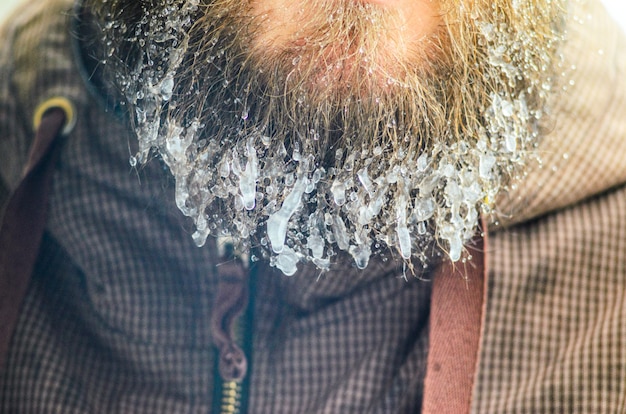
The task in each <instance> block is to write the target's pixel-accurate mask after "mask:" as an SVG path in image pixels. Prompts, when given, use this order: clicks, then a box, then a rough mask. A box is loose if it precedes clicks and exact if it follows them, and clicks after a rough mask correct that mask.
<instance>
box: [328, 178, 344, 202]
mask: <svg viewBox="0 0 626 414" xmlns="http://www.w3.org/2000/svg"><path fill="white" fill-rule="evenodd" d="M330 191H331V193H332V194H333V200H334V201H335V204H337V205H338V206H343V205H344V204H345V203H346V186H345V184H344V183H343V182H341V181H339V180H335V181H333V184H332V185H331V187H330Z"/></svg>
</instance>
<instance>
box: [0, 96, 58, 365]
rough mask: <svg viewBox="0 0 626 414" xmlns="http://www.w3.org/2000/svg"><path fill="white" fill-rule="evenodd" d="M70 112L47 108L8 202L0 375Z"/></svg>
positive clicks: (0, 238) (0, 232) (0, 231)
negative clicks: (22, 172)
mask: <svg viewBox="0 0 626 414" xmlns="http://www.w3.org/2000/svg"><path fill="white" fill-rule="evenodd" d="M65 122H66V114H65V112H64V111H63V110H62V109H60V108H52V109H49V110H48V111H47V112H46V114H45V115H44V116H43V118H42V120H41V124H40V126H39V128H38V130H37V134H36V137H35V141H34V142H33V144H32V146H31V150H30V154H29V159H28V164H27V165H26V168H25V170H24V178H23V179H22V182H21V183H20V184H19V186H18V187H17V189H16V190H15V191H14V192H13V194H12V195H11V197H10V198H9V202H8V204H7V207H6V210H5V214H4V217H3V219H2V225H1V227H0V371H1V370H2V368H3V366H4V363H5V361H6V357H7V354H8V349H9V343H10V341H11V336H12V334H13V330H14V329H15V324H16V322H17V317H18V315H19V311H20V308H21V305H22V301H23V298H24V295H25V294H26V290H27V288H28V285H29V282H30V277H31V274H32V272H33V268H34V266H35V260H36V259H37V255H38V252H39V245H40V244H41V238H42V236H43V231H44V228H45V225H46V218H47V210H48V209H47V207H48V194H49V191H50V187H51V182H52V173H53V171H54V164H55V161H56V159H57V158H58V154H59V152H60V151H59V149H60V147H61V146H60V145H59V141H60V140H58V139H56V138H57V137H58V136H59V135H60V132H61V130H62V128H63V127H64V125H65Z"/></svg>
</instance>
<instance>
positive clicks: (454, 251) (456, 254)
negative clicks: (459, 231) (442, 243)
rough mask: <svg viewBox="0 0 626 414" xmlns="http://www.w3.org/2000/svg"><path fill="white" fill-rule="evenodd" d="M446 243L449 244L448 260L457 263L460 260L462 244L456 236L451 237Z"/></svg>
mask: <svg viewBox="0 0 626 414" xmlns="http://www.w3.org/2000/svg"><path fill="white" fill-rule="evenodd" d="M448 242H449V243H450V260H452V261H453V262H458V261H459V259H460V258H461V251H462V250H463V242H462V241H461V237H459V236H458V235H454V236H452V237H451V238H450V239H449V240H448Z"/></svg>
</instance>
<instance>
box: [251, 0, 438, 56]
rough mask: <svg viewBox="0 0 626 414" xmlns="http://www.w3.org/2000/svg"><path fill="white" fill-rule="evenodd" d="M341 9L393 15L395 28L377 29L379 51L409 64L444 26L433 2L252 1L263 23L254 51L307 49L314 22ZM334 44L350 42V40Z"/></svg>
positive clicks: (254, 44)
mask: <svg viewBox="0 0 626 414" xmlns="http://www.w3.org/2000/svg"><path fill="white" fill-rule="evenodd" d="M338 8H362V9H367V8H371V9H378V10H382V11H384V12H386V13H389V14H391V15H394V20H393V22H392V23H393V24H388V25H387V26H385V27H382V28H378V31H377V33H376V36H377V37H378V38H379V41H380V43H379V46H378V47H379V48H380V49H381V51H382V50H385V52H386V53H387V54H389V55H392V56H403V57H404V58H405V59H406V60H408V61H410V60H413V59H415V57H416V55H417V53H416V50H419V49H420V48H421V47H423V44H424V43H425V42H424V41H425V38H427V37H429V36H432V35H433V34H435V32H436V31H437V27H438V25H439V24H440V23H441V16H440V15H439V9H438V3H437V2H434V1H432V0H349V1H347V2H346V1H341V0H339V1H333V2H330V3H328V4H326V5H323V4H322V5H320V4H318V3H316V2H312V4H309V3H301V2H294V1H293V0H253V1H251V4H250V13H251V15H253V16H257V18H259V19H261V20H262V21H263V24H262V25H261V28H260V29H261V30H259V32H258V33H257V34H256V36H255V38H254V43H253V48H254V49H255V50H257V51H261V50H263V51H264V52H263V53H274V54H275V53H280V50H282V49H287V48H290V47H294V46H299V47H306V45H307V43H309V40H308V39H307V36H308V34H307V31H308V30H315V27H314V26H313V25H312V22H316V21H319V19H320V18H321V19H324V18H326V19H332V18H333V17H332V16H333V14H334V13H337V9H338ZM346 35H347V36H349V33H347V34H346ZM333 40H334V41H335V42H337V43H341V42H350V39H349V38H346V39H340V38H336V39H333Z"/></svg>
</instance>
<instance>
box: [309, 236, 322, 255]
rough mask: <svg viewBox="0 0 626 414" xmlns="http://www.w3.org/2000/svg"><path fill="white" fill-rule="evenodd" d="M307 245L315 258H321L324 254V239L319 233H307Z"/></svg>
mask: <svg viewBox="0 0 626 414" xmlns="http://www.w3.org/2000/svg"><path fill="white" fill-rule="evenodd" d="M307 247H308V248H309V249H310V250H311V255H312V256H313V257H314V258H316V259H321V258H322V256H323V255H324V239H323V238H322V236H320V235H319V234H311V235H309V237H308V238H307Z"/></svg>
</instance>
